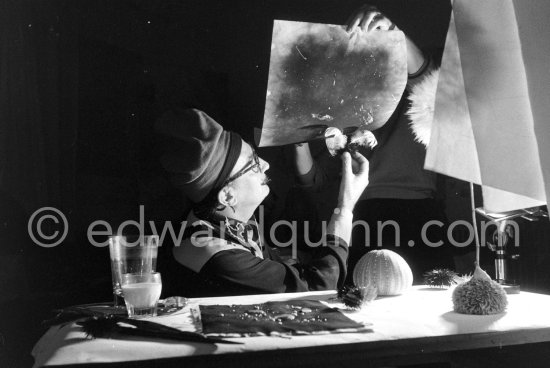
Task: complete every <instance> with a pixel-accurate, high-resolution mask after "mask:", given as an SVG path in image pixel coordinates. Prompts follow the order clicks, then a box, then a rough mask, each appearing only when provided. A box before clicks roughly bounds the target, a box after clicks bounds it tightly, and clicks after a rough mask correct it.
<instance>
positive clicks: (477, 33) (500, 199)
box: [425, 0, 550, 212]
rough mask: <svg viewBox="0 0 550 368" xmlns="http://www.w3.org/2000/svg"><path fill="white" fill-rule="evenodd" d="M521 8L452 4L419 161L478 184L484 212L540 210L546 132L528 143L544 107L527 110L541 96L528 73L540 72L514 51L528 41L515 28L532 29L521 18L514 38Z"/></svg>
mask: <svg viewBox="0 0 550 368" xmlns="http://www.w3.org/2000/svg"><path fill="white" fill-rule="evenodd" d="M526 3H529V2H526ZM522 6H523V7H525V6H526V4H522V2H521V1H512V0H484V1H482V2H479V1H476V0H455V1H454V2H453V14H452V18H451V22H450V25H449V33H448V35H447V40H446V44H445V51H444V55H443V60H442V67H441V71H440V76H439V81H438V87H437V92H436V101H435V111H434V124H433V131H432V136H431V139H430V145H429V147H428V152H427V156H426V164H425V168H427V169H429V170H433V171H437V172H441V173H443V174H446V175H450V176H453V177H457V178H459V179H463V180H467V181H470V182H474V183H477V184H482V185H483V193H484V206H485V208H486V209H487V210H488V211H491V212H502V211H509V210H513V209H518V208H525V207H531V206H536V205H542V204H544V203H545V202H546V193H545V186H544V180H543V176H542V163H543V162H545V161H547V157H548V155H544V154H542V153H544V152H548V145H549V142H548V135H547V134H546V133H548V128H539V129H537V132H538V133H537V135H535V123H536V125H537V126H539V125H540V124H544V127H546V126H547V121H548V118H549V117H550V115H549V112H550V111H548V109H549V107H548V106H549V105H550V104H548V103H547V104H546V105H544V104H543V103H539V106H533V105H532V97H533V96H535V95H538V94H541V95H542V96H546V97H548V96H549V91H548V90H547V89H543V88H542V86H536V85H534V84H533V83H532V82H531V80H529V82H528V78H527V74H528V72H529V71H531V72H533V75H532V76H535V78H536V75H537V74H538V73H539V72H542V70H541V68H540V65H539V64H538V63H537V65H535V67H534V68H532V65H531V63H530V62H528V63H524V60H525V59H526V57H527V56H528V55H525V52H524V48H522V44H523V45H524V44H532V43H533V42H535V40H536V39H534V38H532V35H530V36H529V35H528V34H527V33H526V32H525V30H524V29H523V25H524V22H525V25H526V26H527V27H528V28H530V29H533V27H536V26H533V24H530V22H532V20H531V19H529V18H528V17H527V16H525V17H524V19H522V23H521V26H522V27H519V31H518V23H517V20H516V12H515V7H520V8H521V7H522ZM543 8H546V9H548V6H547V5H545V6H543ZM543 39H544V38H543ZM546 58H548V54H546ZM546 65H548V64H546ZM526 67H530V69H531V70H527V72H526ZM537 68H538V69H539V70H536V69H537ZM545 73H546V74H548V73H547V71H546V72H545ZM545 78H547V76H545ZM539 100H540V97H539ZM534 107H536V108H534ZM537 110H538V111H537ZM534 118H536V119H535V120H534ZM544 129H545V132H544V131H543V130H544ZM545 164H546V165H548V162H545ZM547 173H550V170H547ZM547 175H548V174H547Z"/></svg>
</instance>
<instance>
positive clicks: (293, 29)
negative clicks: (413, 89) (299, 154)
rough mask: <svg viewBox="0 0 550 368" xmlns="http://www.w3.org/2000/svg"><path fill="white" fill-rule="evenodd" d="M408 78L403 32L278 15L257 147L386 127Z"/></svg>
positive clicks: (274, 28) (257, 134)
mask: <svg viewBox="0 0 550 368" xmlns="http://www.w3.org/2000/svg"><path fill="white" fill-rule="evenodd" d="M406 83H407V58H406V44H405V36H404V34H403V32H401V31H372V32H368V33H367V32H363V31H354V32H352V33H348V32H346V30H345V29H344V27H343V26H339V25H330V24H317V23H306V22H292V21H281V20H275V22H274V25H273V35H272V44H271V57H270V65H269V78H268V86H267V94H266V104H265V111H264V120H263V127H262V129H261V130H259V129H258V130H257V131H256V141H257V142H258V143H259V146H261V147H263V146H278V145H285V144H290V143H297V142H304V141H308V140H312V139H315V138H319V137H321V136H322V135H323V133H324V131H325V129H326V128H327V127H331V126H332V127H337V128H339V129H341V130H344V128H348V131H349V129H350V128H351V127H358V126H360V125H364V124H368V129H369V130H374V129H377V128H379V127H380V126H382V125H383V124H384V123H385V122H386V121H387V120H388V118H389V117H390V116H391V114H392V113H393V112H394V110H395V108H396V106H397V104H398V103H399V100H400V98H401V96H402V94H403V91H404V90H405V86H406Z"/></svg>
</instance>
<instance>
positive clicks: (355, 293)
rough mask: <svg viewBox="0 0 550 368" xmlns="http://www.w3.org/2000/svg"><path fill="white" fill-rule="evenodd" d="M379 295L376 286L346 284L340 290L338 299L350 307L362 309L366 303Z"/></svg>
mask: <svg viewBox="0 0 550 368" xmlns="http://www.w3.org/2000/svg"><path fill="white" fill-rule="evenodd" d="M376 296H377V290H376V287H375V286H371V285H368V286H361V287H358V286H353V285H352V286H350V285H345V286H343V287H342V288H340V289H339V290H338V299H340V300H341V301H342V303H344V304H345V305H346V307H348V308H350V309H355V310H357V309H360V308H361V307H362V306H363V305H365V304H366V303H368V302H370V301H372V300H374V299H375V298H376Z"/></svg>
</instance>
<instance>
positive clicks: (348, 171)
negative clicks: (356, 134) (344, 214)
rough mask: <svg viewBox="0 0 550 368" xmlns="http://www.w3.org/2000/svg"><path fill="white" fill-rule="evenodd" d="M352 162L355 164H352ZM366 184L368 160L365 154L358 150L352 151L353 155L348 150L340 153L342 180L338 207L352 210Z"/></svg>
mask: <svg viewBox="0 0 550 368" xmlns="http://www.w3.org/2000/svg"><path fill="white" fill-rule="evenodd" d="M352 162H353V164H356V165H352ZM354 166H355V168H354ZM368 184H369V161H368V160H367V159H366V158H365V156H363V155H362V154H360V153H359V152H354V153H353V156H352V154H350V153H349V152H344V153H342V180H341V182H340V193H339V195H338V207H339V208H340V209H341V210H349V211H352V210H353V207H355V203H357V201H358V200H359V197H360V196H361V194H362V193H363V191H364V190H365V188H366V187H367V185H368Z"/></svg>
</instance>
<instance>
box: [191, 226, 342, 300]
mask: <svg viewBox="0 0 550 368" xmlns="http://www.w3.org/2000/svg"><path fill="white" fill-rule="evenodd" d="M312 253H313V254H312V255H311V259H310V260H309V261H308V262H306V263H300V262H296V261H295V260H292V259H290V260H285V261H280V260H272V259H261V258H258V257H255V256H254V255H252V254H251V253H250V252H247V251H245V250H241V249H233V250H224V251H221V252H218V253H216V254H215V255H214V256H213V257H212V258H210V260H208V262H206V264H205V265H204V266H203V267H202V269H201V270H200V273H199V274H200V275H202V276H205V277H206V278H209V279H213V280H216V281H218V282H220V281H221V284H225V283H228V285H231V288H232V289H236V291H237V292H241V293H246V292H249V291H251V292H258V293H285V292H299V291H310V290H332V289H336V288H338V287H340V286H342V284H343V282H344V280H345V278H346V260H347V257H348V245H347V243H345V242H344V241H343V240H342V239H340V238H338V237H336V236H334V235H332V234H327V236H326V241H325V243H324V244H323V245H320V246H318V247H317V248H315V249H313V252H312Z"/></svg>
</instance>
